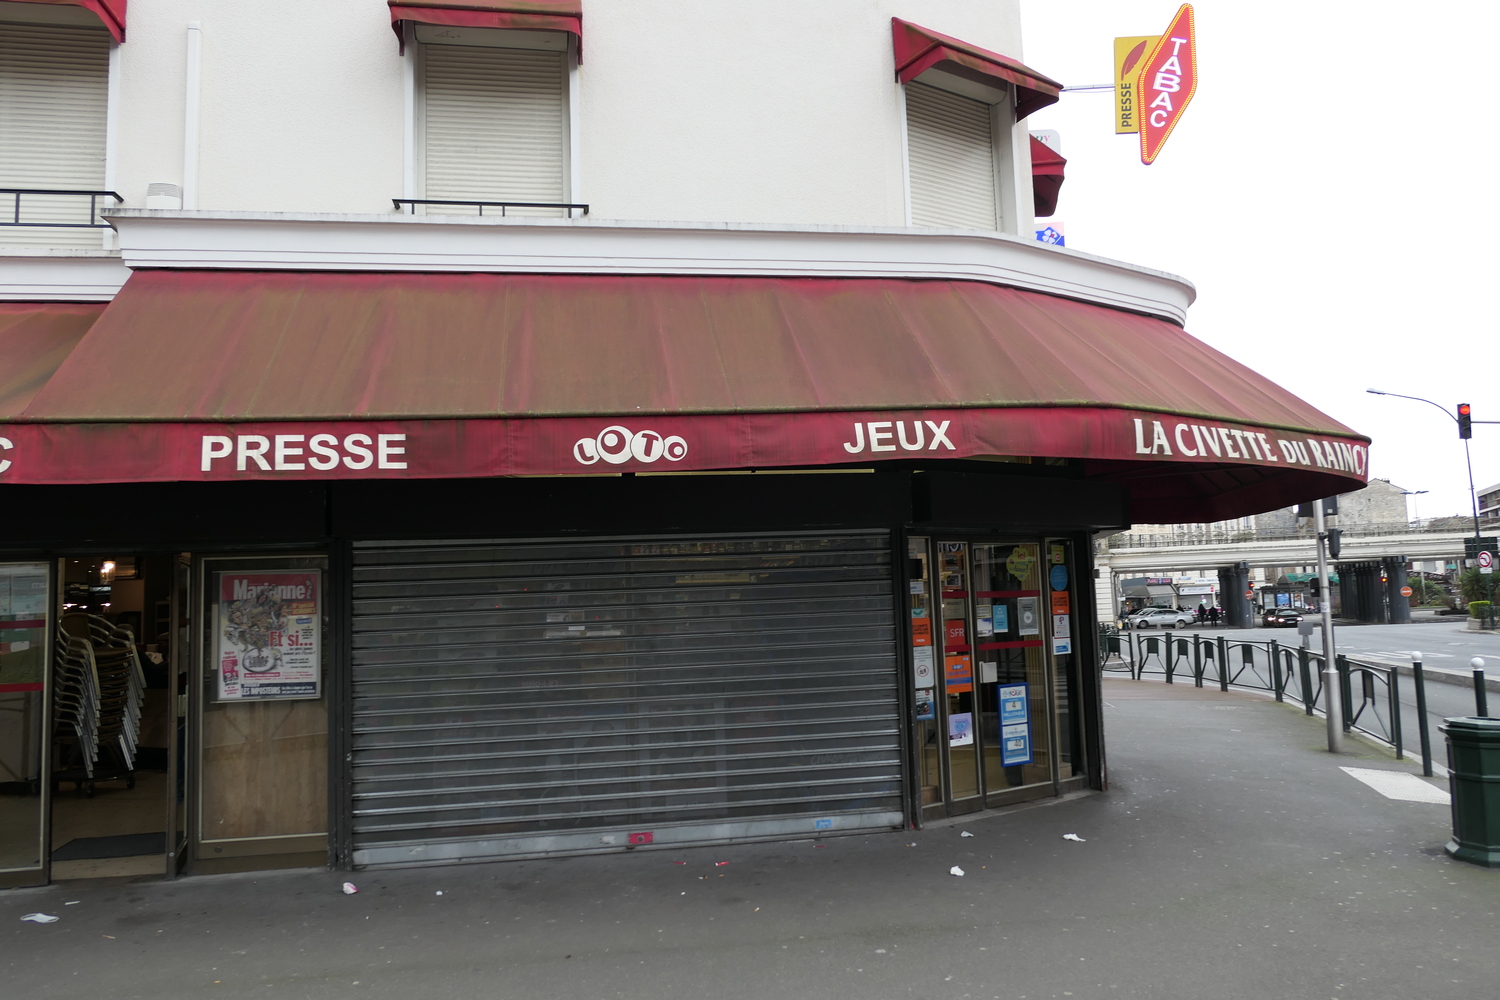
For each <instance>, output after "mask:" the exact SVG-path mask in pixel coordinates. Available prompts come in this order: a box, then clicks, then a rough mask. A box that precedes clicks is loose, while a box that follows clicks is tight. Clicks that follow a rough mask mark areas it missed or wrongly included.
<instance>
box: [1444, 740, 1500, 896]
mask: <svg viewBox="0 0 1500 1000" xmlns="http://www.w3.org/2000/svg"><path fill="white" fill-rule="evenodd" d="M1440 728H1441V729H1442V731H1443V732H1444V733H1445V734H1446V735H1447V737H1448V770H1449V772H1450V774H1449V777H1448V784H1449V787H1450V788H1451V789H1452V791H1453V839H1452V840H1450V841H1449V842H1448V846H1447V848H1446V850H1447V851H1448V853H1449V854H1451V855H1453V856H1454V857H1455V858H1458V859H1459V860H1460V861H1468V862H1471V863H1473V864H1476V865H1484V866H1485V867H1487V868H1500V719H1477V718H1457V719H1444V720H1443V725H1442V726H1441V727H1440Z"/></svg>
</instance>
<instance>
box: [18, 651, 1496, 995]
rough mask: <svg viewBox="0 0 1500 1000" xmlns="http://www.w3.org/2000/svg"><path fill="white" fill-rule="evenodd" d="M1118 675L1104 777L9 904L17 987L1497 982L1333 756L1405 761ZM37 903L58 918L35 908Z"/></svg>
mask: <svg viewBox="0 0 1500 1000" xmlns="http://www.w3.org/2000/svg"><path fill="white" fill-rule="evenodd" d="M1105 691H1106V695H1105V696H1106V699H1107V708H1106V725H1107V727H1108V733H1107V737H1108V746H1109V754H1110V765H1111V775H1112V779H1113V782H1112V787H1111V789H1110V791H1109V792H1107V793H1105V794H1101V795H1091V796H1085V797H1079V798H1073V799H1069V800H1066V801H1063V802H1058V803H1055V804H1048V805H1041V806H1036V807H1032V808H1025V809H1021V810H1018V811H1015V812H1011V813H1008V814H1000V815H987V816H985V817H983V818H979V819H974V820H972V821H969V822H966V823H957V824H951V825H945V826H943V827H940V828H936V829H930V830H927V831H924V832H920V833H910V832H908V833H889V834H881V835H876V836H862V837H845V838H837V839H830V840H827V841H821V842H817V843H814V842H809V841H805V842H800V843H790V844H755V845H743V846H737V847H723V848H701V849H694V850H685V851H684V850H679V851H666V850H647V851H639V852H635V853H630V854H625V855H610V856H597V857H585V858H568V859H559V860H554V861H532V862H516V863H507V864H485V865H472V866H464V867H450V868H428V869H406V870H395V871H383V872H361V873H355V874H353V875H346V874H344V873H335V872H322V871H317V872H291V873H282V874H275V875H253V876H226V877H215V878H203V879H191V880H184V881H179V882H176V883H166V882H150V881H144V882H143V881H135V882H129V881H120V882H111V883H81V882H80V883H73V884H71V885H60V886H53V887H49V888H47V889H41V890H22V891H13V892H9V893H0V942H3V946H0V982H3V983H4V984H5V989H4V995H5V996H6V997H16V998H26V1000H30V998H33V997H64V996H66V997H70V998H76V997H89V998H114V997H121V998H124V997H143V998H153V1000H155V998H161V1000H175V998H186V997H194V998H197V997H226V998H229V997H309V998H323V997H346V996H348V997H382V998H384V997H390V998H397V997H400V998H411V997H429V996H433V997H436V996H441V997H444V998H445V1000H448V998H452V1000H468V998H474V1000H481V998H483V1000H493V998H509V997H526V998H551V997H559V998H564V997H565V998H569V1000H573V998H578V1000H586V998H594V997H598V998H615V997H621V998H630V1000H636V998H639V1000H648V998H649V1000H675V998H693V1000H700V998H705V997H708V998H712V1000H720V998H723V1000H740V998H744V1000H751V998H754V1000H765V998H766V997H813V998H849V1000H874V998H882V997H921V998H924V1000H948V998H965V997H974V998H1005V1000H1013V998H1024V1000H1037V998H1051V997H1076V998H1079V1000H1088V998H1105V997H1140V998H1152V1000H1171V998H1183V1000H1188V998H1191V1000H1204V998H1212V1000H1240V998H1244V1000H1251V998H1254V1000H1266V998H1277V1000H1284V998H1304V997H1305V998H1324V1000H1326V998H1339V1000H1355V998H1358V1000H1385V998H1390V1000H1398V998H1399V1000H1410V998H1413V997H1422V998H1432V1000H1440V998H1449V997H1452V998H1464V1000H1471V998H1474V997H1481V996H1489V995H1493V993H1494V992H1495V989H1496V986H1495V984H1496V983H1497V982H1500V957H1497V954H1496V949H1495V947H1494V942H1495V940H1496V935H1497V931H1500V917H1497V911H1500V872H1490V871H1486V870H1482V869H1476V868H1472V867H1469V866H1467V865H1462V864H1460V863H1458V862H1454V861H1452V860H1450V859H1448V858H1447V857H1446V856H1444V855H1443V853H1442V844H1443V843H1444V842H1445V840H1446V838H1447V835H1448V810H1447V808H1446V807H1444V806H1441V805H1429V804H1420V803H1412V802H1401V801H1394V800H1391V799H1387V798H1385V797H1383V796H1382V795H1380V794H1379V793H1378V792H1376V791H1375V790H1373V789H1372V788H1370V787H1369V786H1367V785H1365V784H1363V783H1361V782H1359V781H1356V780H1354V779H1353V778H1351V777H1350V776H1349V775H1347V774H1346V773H1345V772H1343V771H1341V770H1340V765H1343V766H1357V767H1367V768H1379V769H1390V770H1400V771H1407V772H1416V771H1417V768H1415V767H1414V766H1412V765H1410V764H1409V763H1405V764H1403V763H1398V762H1396V761H1394V760H1393V759H1391V758H1390V756H1389V755H1388V754H1383V753H1381V752H1379V751H1377V750H1374V749H1373V748H1372V749H1368V750H1365V749H1363V748H1362V747H1360V746H1359V745H1357V744H1355V745H1353V750H1354V752H1352V753H1350V754H1345V755H1341V756H1338V757H1335V756H1332V755H1329V754H1328V753H1326V752H1325V751H1324V750H1323V749H1322V748H1323V724H1322V722H1321V720H1318V719H1309V718H1307V717H1306V716H1303V715H1301V714H1300V713H1299V712H1297V711H1296V710H1294V709H1290V708H1288V707H1286V706H1279V705H1276V704H1275V703H1274V702H1272V701H1270V700H1268V699H1263V698H1258V697H1255V696H1251V695H1245V694H1237V693H1229V694H1223V693H1220V692H1218V691H1217V690H1212V689H1209V690H1196V689H1193V688H1184V687H1170V688H1169V687H1167V686H1166V685H1162V684H1153V683H1151V682H1134V681H1128V680H1114V679H1111V680H1109V681H1107V682H1106V685H1105ZM964 830H967V831H969V832H971V833H972V834H974V836H973V837H972V838H965V837H962V836H961V832H962V831H964ZM1066 833H1076V834H1077V835H1078V836H1080V837H1083V838H1084V841H1085V842H1084V843H1081V844H1080V843H1074V842H1070V841H1066V840H1064V839H1063V835H1064V834H1066ZM909 845H914V846H909ZM723 861H727V862H728V864H724V865H720V864H717V862H723ZM677 862H683V863H682V864H678V863H677ZM954 865H958V866H960V867H961V868H962V869H963V870H964V872H965V875H964V876H963V877H962V878H959V877H955V876H952V875H949V874H948V871H949V868H950V867H952V866H954ZM346 877H347V878H352V879H353V881H355V882H357V883H358V884H359V886H360V890H361V891H360V892H359V894H358V895H354V896H345V895H342V894H341V893H340V892H339V883H341V882H342V881H344V879H345V878H346ZM439 892H441V893H442V894H441V895H438V893H439ZM70 900H76V901H77V904H76V905H73V906H65V905H64V904H65V903H67V902H68V901H70ZM34 910H41V911H44V912H48V913H56V914H58V915H60V916H61V917H62V919H61V920H60V921H59V922H57V923H55V924H50V925H44V926H38V925H33V924H30V923H22V922H20V921H19V919H18V918H19V917H20V915H21V914H23V913H27V912H31V911H34Z"/></svg>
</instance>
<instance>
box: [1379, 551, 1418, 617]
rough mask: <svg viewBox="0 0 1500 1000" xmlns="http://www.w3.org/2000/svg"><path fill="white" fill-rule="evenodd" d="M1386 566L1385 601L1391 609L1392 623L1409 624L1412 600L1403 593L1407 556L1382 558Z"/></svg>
mask: <svg viewBox="0 0 1500 1000" xmlns="http://www.w3.org/2000/svg"><path fill="white" fill-rule="evenodd" d="M1380 562H1381V565H1382V566H1384V568H1385V603H1386V607H1387V608H1389V609H1390V622H1391V624H1392V625H1407V624H1410V622H1411V601H1410V600H1409V599H1407V598H1406V597H1405V596H1403V595H1402V593H1401V588H1402V587H1404V586H1406V557H1405V556H1387V557H1386V558H1384V559H1382V560H1380Z"/></svg>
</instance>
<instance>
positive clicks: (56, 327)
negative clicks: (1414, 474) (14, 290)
mask: <svg viewBox="0 0 1500 1000" xmlns="http://www.w3.org/2000/svg"><path fill="white" fill-rule="evenodd" d="M103 311H104V303H102V302H0V421H4V420H7V419H9V418H11V417H14V416H16V415H17V414H19V413H21V412H22V411H23V410H25V409H26V406H27V404H29V403H30V402H31V398H32V397H33V396H35V395H36V393H37V390H38V389H40V388H41V387H42V386H44V385H46V384H47V380H48V379H49V378H51V377H52V373H53V372H55V371H57V367H58V365H61V364H62V363H63V361H64V360H66V359H67V357H68V354H69V353H70V352H71V351H72V350H73V348H74V347H76V346H78V341H80V340H81V339H83V335H84V334H85V333H87V332H88V329H89V327H91V326H93V325H94V321H95V320H97V319H98V318H99V314H100V313H102V312H103Z"/></svg>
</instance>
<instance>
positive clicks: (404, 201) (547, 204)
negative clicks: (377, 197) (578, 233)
mask: <svg viewBox="0 0 1500 1000" xmlns="http://www.w3.org/2000/svg"><path fill="white" fill-rule="evenodd" d="M391 203H392V204H394V205H395V206H396V211H398V212H399V211H401V208H402V206H406V208H407V211H408V212H410V213H411V214H416V210H417V209H416V206H418V205H449V206H456V207H460V208H478V209H479V214H480V215H483V214H484V210H485V209H486V208H498V209H499V210H500V215H501V217H502V218H503V217H504V216H505V213H506V209H511V208H560V209H565V210H566V211H567V213H568V218H570V219H571V218H572V217H573V212H574V211H575V210H577V211H578V212H579V213H580V214H582V215H588V214H589V207H588V206H587V205H571V204H568V203H567V202H563V201H449V200H446V199H440V198H392V199H391ZM490 214H491V215H493V214H494V213H493V212H491V213H490Z"/></svg>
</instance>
